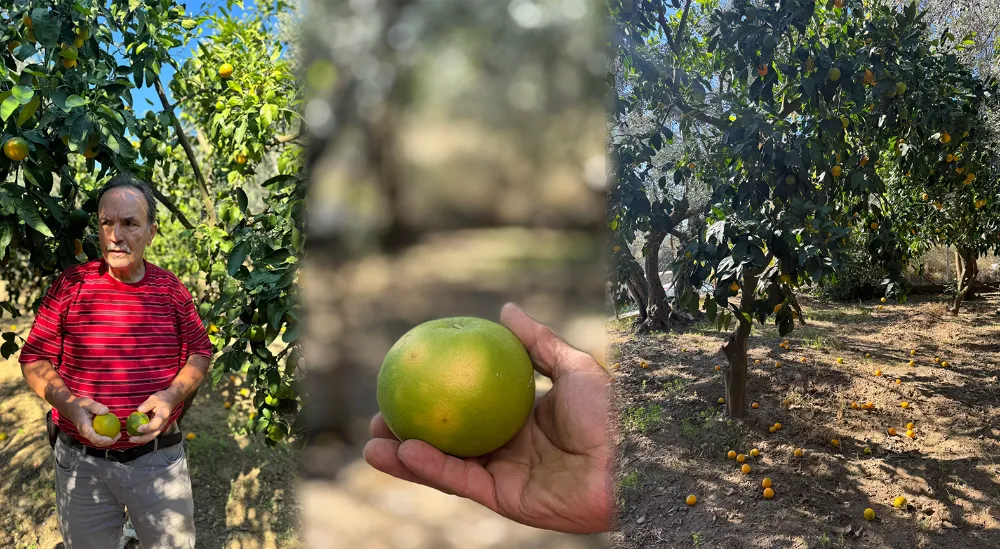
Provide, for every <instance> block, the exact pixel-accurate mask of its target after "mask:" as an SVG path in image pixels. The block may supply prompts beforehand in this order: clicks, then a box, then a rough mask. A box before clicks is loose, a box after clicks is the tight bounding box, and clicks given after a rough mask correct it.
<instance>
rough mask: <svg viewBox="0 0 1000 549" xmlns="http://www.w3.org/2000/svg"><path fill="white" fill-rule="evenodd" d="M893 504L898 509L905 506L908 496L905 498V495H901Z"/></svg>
mask: <svg viewBox="0 0 1000 549" xmlns="http://www.w3.org/2000/svg"><path fill="white" fill-rule="evenodd" d="M892 505H893V507H895V508H897V509H899V508H901V507H904V506H905V505H906V498H904V497H903V496H899V497H897V498H896V499H894V500H892Z"/></svg>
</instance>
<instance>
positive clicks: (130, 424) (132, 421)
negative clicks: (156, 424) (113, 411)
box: [125, 412, 149, 437]
mask: <svg viewBox="0 0 1000 549" xmlns="http://www.w3.org/2000/svg"><path fill="white" fill-rule="evenodd" d="M147 423H149V416H147V415H146V414H144V413H142V412H132V413H131V414H129V416H128V419H126V420H125V430H126V431H128V434H129V435H130V436H133V437H138V436H142V433H140V432H139V426H140V425H145V424H147Z"/></svg>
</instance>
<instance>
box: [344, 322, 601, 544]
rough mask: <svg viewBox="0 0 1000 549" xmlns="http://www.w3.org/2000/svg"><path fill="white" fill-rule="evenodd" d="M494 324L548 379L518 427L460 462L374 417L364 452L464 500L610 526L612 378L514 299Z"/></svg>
mask: <svg viewBox="0 0 1000 549" xmlns="http://www.w3.org/2000/svg"><path fill="white" fill-rule="evenodd" d="M500 321H501V322H502V323H503V324H504V325H505V326H507V328H508V329H510V330H511V331H512V332H514V334H515V335H516V336H517V337H518V339H520V340H521V343H522V344H523V345H524V347H525V349H527V350H528V353H529V354H530V355H531V359H532V362H533V363H534V365H535V368H536V369H537V370H538V371H539V372H540V373H541V374H543V375H545V376H547V377H549V378H551V379H552V389H551V390H550V391H549V392H548V393H546V394H545V395H544V396H542V397H541V398H540V399H538V401H537V402H536V403H535V408H534V409H533V410H532V412H531V415H530V416H529V418H528V421H527V423H526V424H525V426H524V427H523V428H522V429H521V431H520V432H518V433H517V435H515V436H514V438H513V439H512V440H511V441H510V442H508V443H507V444H506V445H504V446H503V447H502V448H500V449H499V450H497V451H495V452H493V453H491V454H489V455H487V456H483V457H480V458H474V459H460V458H457V457H453V456H449V455H446V454H444V453H442V452H440V451H438V450H437V449H436V448H434V447H433V446H431V445H429V444H427V443H426V442H423V441H420V440H407V441H405V442H402V443H401V442H400V441H399V440H398V439H397V438H396V437H394V436H393V434H392V432H391V431H390V430H389V428H388V427H387V426H386V424H385V421H384V420H383V419H382V416H381V414H377V415H376V416H375V417H374V418H373V419H372V424H371V430H372V436H373V439H372V440H370V441H368V444H366V445H365V450H364V455H365V459H366V460H367V461H368V463H369V464H371V465H372V466H373V467H375V468H376V469H379V470H380V471H382V472H385V473H388V474H390V475H393V476H395V477H398V478H401V479H403V480H408V481H411V482H416V483H419V484H424V485H426V486H430V487H432V488H436V489H438V490H440V491H442V492H445V493H448V494H454V495H458V496H462V497H466V498H469V499H471V500H473V501H475V502H477V503H480V504H482V505H485V506H486V507H488V508H490V509H491V510H493V511H494V512H496V513H498V514H500V515H502V516H504V517H507V518H509V519H511V520H514V521H517V522H520V523H522V524H527V525H529V526H534V527H537V528H545V529H549V530H555V531H559V532H568V533H576V534H584V533H594V532H605V531H608V530H610V529H611V526H612V520H613V515H614V512H613V509H614V505H613V492H612V487H611V486H612V485H611V470H610V466H609V461H610V448H609V442H608V432H607V428H608V426H607V420H608V400H609V399H608V388H609V384H610V381H611V378H610V377H609V376H608V374H607V372H605V370H604V369H603V368H602V367H601V366H600V364H598V363H597V361H596V360H594V358H593V357H591V356H590V355H588V354H586V353H584V352H582V351H579V350H577V349H574V348H573V347H571V346H570V345H569V344H567V343H566V342H565V341H563V340H561V339H559V338H558V337H557V336H556V335H555V334H554V333H552V331H551V330H550V329H548V328H546V327H545V326H543V325H541V324H539V323H537V322H535V321H534V320H533V319H532V318H531V317H529V316H527V315H526V314H524V313H523V312H522V311H521V310H520V309H519V308H518V307H517V306H515V305H513V304H507V305H505V306H504V308H503V310H502V311H501V313H500Z"/></svg>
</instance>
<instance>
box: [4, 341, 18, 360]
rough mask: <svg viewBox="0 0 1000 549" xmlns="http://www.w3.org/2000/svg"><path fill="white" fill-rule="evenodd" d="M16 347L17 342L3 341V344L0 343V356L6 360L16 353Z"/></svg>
mask: <svg viewBox="0 0 1000 549" xmlns="http://www.w3.org/2000/svg"><path fill="white" fill-rule="evenodd" d="M18 349H19V347H18V346H17V343H14V342H13V341H5V342H4V344H3V345H0V356H3V358H4V360H6V359H8V358H10V357H11V356H12V355H13V354H14V353H16V352H17V350H18Z"/></svg>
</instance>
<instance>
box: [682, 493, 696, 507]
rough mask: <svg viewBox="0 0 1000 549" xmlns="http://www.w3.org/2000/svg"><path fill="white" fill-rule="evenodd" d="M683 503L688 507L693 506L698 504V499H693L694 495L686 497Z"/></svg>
mask: <svg viewBox="0 0 1000 549" xmlns="http://www.w3.org/2000/svg"><path fill="white" fill-rule="evenodd" d="M684 502H685V503H687V504H688V505H694V504H695V503H698V498H697V497H695V495H694V494H691V495H690V496H688V497H687V499H685V500H684Z"/></svg>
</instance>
